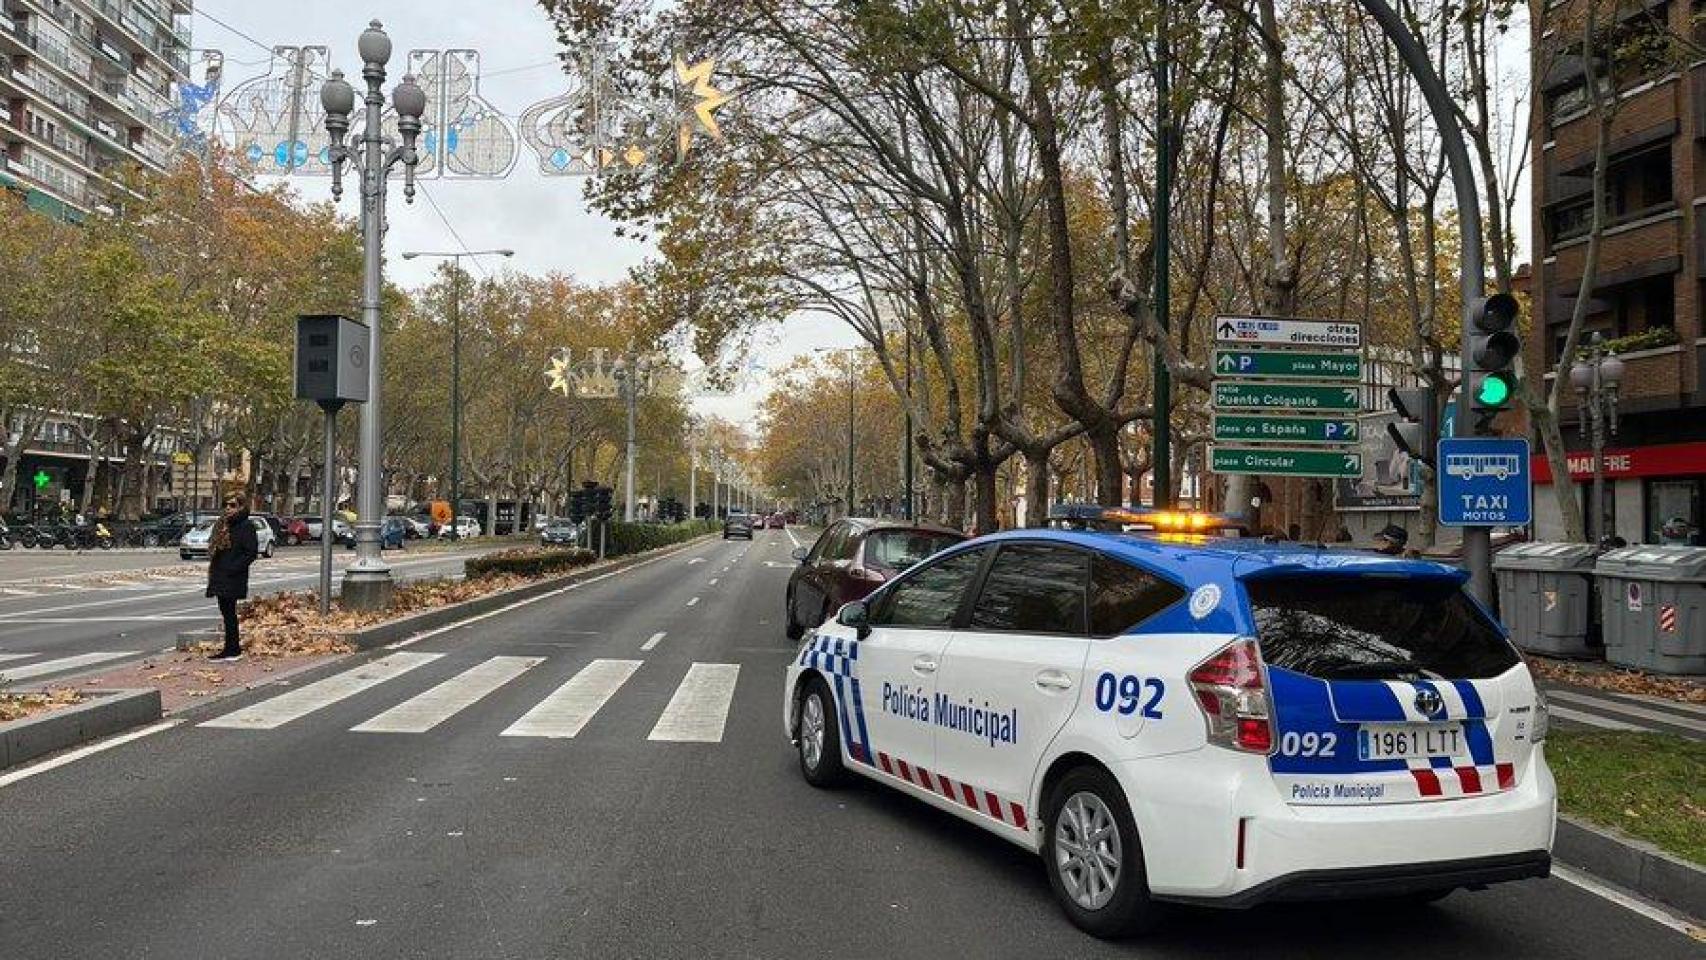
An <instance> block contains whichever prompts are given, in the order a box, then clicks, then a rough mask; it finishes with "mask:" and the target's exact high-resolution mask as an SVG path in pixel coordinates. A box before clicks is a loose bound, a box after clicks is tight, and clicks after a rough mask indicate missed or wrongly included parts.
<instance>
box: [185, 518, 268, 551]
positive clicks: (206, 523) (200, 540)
mask: <svg viewBox="0 0 1706 960" xmlns="http://www.w3.org/2000/svg"><path fill="white" fill-rule="evenodd" d="M217 522H218V521H216V520H203V521H202V522H200V523H198V524H196V525H195V527H193V528H192V529H191V530H190V532H189V533H186V534H184V536H183V539H181V540H179V541H178V556H179V557H180V558H182V559H184V560H194V559H198V558H200V557H205V556H207V548H208V543H209V541H211V540H212V539H213V525H214V524H215V523H217ZM249 522H250V523H251V524H253V525H254V527H255V546H256V547H257V548H258V549H259V550H260V552H261V556H263V557H271V556H272V555H273V550H274V548H275V547H277V545H278V538H277V537H276V536H275V535H274V534H273V532H272V526H271V525H270V524H268V523H267V522H266V521H265V520H263V519H261V518H260V517H257V516H250V517H249Z"/></svg>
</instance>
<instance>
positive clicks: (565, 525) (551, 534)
mask: <svg viewBox="0 0 1706 960" xmlns="http://www.w3.org/2000/svg"><path fill="white" fill-rule="evenodd" d="M580 536H581V528H580V527H579V526H577V525H576V524H575V523H574V521H572V520H567V519H557V520H553V521H551V524H550V526H547V527H546V528H545V529H543V530H541V531H539V545H540V546H542V547H572V546H574V545H575V544H576V543H577V542H579V540H580Z"/></svg>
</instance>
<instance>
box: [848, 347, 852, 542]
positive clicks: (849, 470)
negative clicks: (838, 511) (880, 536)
mask: <svg viewBox="0 0 1706 960" xmlns="http://www.w3.org/2000/svg"><path fill="white" fill-rule="evenodd" d="M847 515H848V516H850V517H851V516H852V515H853V351H852V350H849V351H847Z"/></svg>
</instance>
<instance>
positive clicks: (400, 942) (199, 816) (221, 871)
mask: <svg viewBox="0 0 1706 960" xmlns="http://www.w3.org/2000/svg"><path fill="white" fill-rule="evenodd" d="M791 546H792V543H791V541H790V540H789V539H788V537H787V536H786V535H785V533H784V532H778V531H764V532H761V533H760V534H759V535H758V537H757V539H756V541H755V542H753V543H752V544H751V545H750V546H749V545H748V544H746V543H743V542H738V541H737V542H732V543H724V542H721V541H711V542H708V543H705V544H700V545H695V546H692V547H690V548H688V549H687V550H685V551H683V552H680V553H677V554H674V555H672V556H668V557H666V558H664V559H661V560H656V561H653V562H651V563H648V564H647V565H644V566H640V567H635V568H632V569H630V570H628V571H626V572H622V573H618V574H614V575H612V576H609V577H607V578H605V579H602V580H599V581H596V582H589V583H586V584H583V585H581V586H579V587H576V588H572V589H568V590H565V591H563V592H560V593H558V594H555V595H551V596H548V597H547V598H545V599H542V600H539V601H537V602H532V603H528V604H526V605H524V606H520V607H517V608H515V609H512V610H510V611H508V612H506V613H503V614H500V615H498V616H493V617H490V618H487V619H484V620H481V621H479V622H478V623H477V624H471V625H469V626H467V627H462V628H456V629H451V630H448V631H445V632H442V633H438V634H436V635H431V636H428V637H426V638H424V639H422V640H420V641H419V642H417V643H414V644H412V645H411V646H409V647H408V648H407V649H398V650H388V651H380V652H378V653H377V654H376V656H375V657H374V658H368V659H364V660H359V661H343V662H341V663H338V664H334V665H330V666H328V667H326V668H323V669H322V670H321V671H319V672H316V673H313V674H309V675H305V676H299V677H297V678H295V680H294V681H293V682H290V683H289V684H286V685H274V686H271V687H265V688H261V689H258V690H254V691H250V692H248V693H245V694H242V695H240V696H237V697H233V698H231V699H229V700H225V701H221V702H219V703H217V704H211V705H208V706H207V707H204V708H202V709H200V710H199V711H198V712H194V713H191V714H188V715H186V716H185V717H183V718H181V721H180V722H179V723H177V724H175V725H172V726H169V727H164V728H160V729H158V730H157V731H156V732H152V733H150V734H147V735H144V736H141V737H138V738H137V739H134V740H132V741H130V742H127V743H123V744H121V745H118V746H115V747H113V748H111V749H107V750H103V751H100V752H94V753H91V754H89V755H86V756H82V757H80V758H78V759H76V760H74V761H73V762H69V763H66V764H64V765H62V766H59V767H57V768H54V769H49V770H46V771H44V772H40V773H37V774H33V775H29V776H26V777H23V778H19V777H17V775H16V773H14V774H11V775H0V806H3V807H4V809H5V810H6V816H5V817H4V818H0V863H3V864H5V868H4V869H3V870H0V956H17V957H29V958H31V960H45V958H49V957H93V956H148V957H171V958H196V957H236V956H242V957H277V958H291V960H295V958H303V957H358V956H359V957H362V958H364V960H365V958H388V957H397V958H404V957H407V958H416V957H481V958H502V957H647V958H654V957H691V958H695V960H698V958H705V957H795V956H813V957H860V958H863V957H887V956H911V955H949V956H974V957H1050V958H1054V957H1130V956H1143V957H1203V956H1226V957H1234V956H1236V957H1248V956H1264V957H1267V956H1273V957H1321V956H1326V955H1343V954H1345V953H1347V952H1350V953H1355V954H1356V955H1363V956H1380V957H1416V958H1426V960H1435V958H1437V957H1441V956H1464V955H1474V956H1488V957H1500V958H1507V957H1547V958H1570V957H1581V958H1592V960H1604V958H1606V957H1632V956H1640V957H1643V958H1648V960H1660V958H1672V957H1674V958H1683V957H1687V958H1698V957H1699V956H1700V945H1699V944H1698V943H1696V942H1693V941H1691V940H1689V939H1688V938H1687V937H1685V936H1684V935H1683V934H1681V933H1678V932H1676V931H1674V930H1672V929H1670V928H1668V927H1666V926H1662V925H1660V924H1659V923H1655V922H1654V921H1652V920H1650V919H1648V918H1647V917H1645V916H1642V915H1640V914H1637V913H1635V912H1632V911H1630V910H1628V909H1625V908H1624V907H1622V906H1619V905H1617V904H1615V903H1613V902H1611V901H1609V900H1607V899H1603V898H1602V897H1600V896H1597V895H1595V894H1594V893H1591V892H1589V891H1587V890H1586V889H1583V888H1581V887H1578V886H1576V885H1573V884H1571V883H1569V882H1566V881H1564V880H1560V879H1549V880H1544V881H1531V882H1526V883H1521V884H1516V885H1507V886H1503V887H1495V888H1493V889H1491V890H1488V891H1485V892H1481V893H1463V892H1460V893H1457V894H1454V895H1453V896H1451V897H1450V898H1448V899H1447V900H1445V901H1444V902H1443V903H1441V904H1438V905H1436V906H1434V907H1431V908H1423V909H1421V910H1419V911H1416V912H1412V913H1408V914H1404V913H1385V912H1381V911H1379V910H1372V909H1369V908H1367V907H1366V906H1359V905H1342V904H1341V905H1327V906H1286V907H1271V908H1263V909H1259V910H1257V911H1255V912H1252V913H1246V914H1233V913H1222V912H1217V911H1207V910H1183V911H1180V912H1179V913H1177V914H1176V915H1175V916H1174V917H1173V919H1172V921H1171V922H1170V923H1169V924H1168V925H1167V926H1166V927H1165V928H1164V929H1163V930H1162V931H1161V932H1160V933H1159V934H1158V935H1156V936H1155V937H1153V938H1151V939H1149V940H1147V941H1144V942H1142V943H1136V944H1105V943H1100V942H1098V941H1095V940H1091V939H1089V938H1087V937H1085V936H1083V935H1082V934H1080V933H1079V932H1077V931H1076V930H1075V929H1074V928H1073V927H1071V926H1070V925H1068V924H1067V922H1066V921H1065V919H1064V918H1063V917H1062V916H1061V915H1060V913H1059V912H1058V911H1057V909H1056V907H1055V906H1054V903H1053V901H1052V900H1051V899H1050V897H1049V892H1048V887H1047V883H1046V881H1045V878H1044V876H1043V873H1042V870H1041V867H1040V866H1039V864H1038V863H1037V862H1036V860H1035V859H1034V858H1033V857H1031V856H1029V855H1027V854H1025V853H1023V852H1022V851H1020V850H1018V849H1016V848H1009V847H1007V846H1004V845H1003V844H1001V843H1000V842H998V841H995V840H992V839H990V838H988V837H987V836H986V835H984V834H982V833H981V832H979V831H977V830H976V829H975V828H972V827H970V826H969V825H966V824H963V823H961V822H960V821H957V820H953V819H950V818H949V817H948V816H946V815H945V814H941V813H938V812H937V811H935V810H933V809H931V808H928V807H925V806H923V805H921V804H919V803H917V802H915V801H912V800H910V799H908V798H905V797H902V796H899V795H897V794H894V793H892V792H889V791H886V790H882V789H880V788H877V787H875V786H869V785H860V786H853V787H849V788H846V789H842V790H839V791H832V792H826V791H819V790H814V789H812V788H810V787H808V786H807V785H805V784H804V783H803V782H802V781H801V779H800V777H799V774H798V771H797V769H796V766H795V760H794V757H793V753H792V751H791V750H790V748H789V747H788V744H787V743H786V741H785V739H784V738H783V735H782V733H781V730H780V720H779V712H780V711H779V703H780V697H781V693H780V687H781V677H782V669H783V665H784V663H785V662H786V661H787V660H788V658H789V657H790V656H791V655H792V653H793V645H792V644H790V643H788V642H787V641H786V640H784V638H783V636H782V627H781V623H780V614H781V593H782V587H783V584H784V582H785V577H786V574H787V568H788V566H789V563H788V550H789V548H790V547H791ZM446 683H448V686H443V687H441V686H439V685H440V684H446ZM429 691H432V693H431V694H430V695H427V694H428V692H429ZM352 728H361V729H352ZM147 729H154V728H147ZM381 731H389V732H381ZM506 734H507V735H506Z"/></svg>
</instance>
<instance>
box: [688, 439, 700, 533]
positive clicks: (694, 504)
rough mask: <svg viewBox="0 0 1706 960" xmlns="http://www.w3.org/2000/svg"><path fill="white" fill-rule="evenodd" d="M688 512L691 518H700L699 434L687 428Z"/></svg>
mask: <svg viewBox="0 0 1706 960" xmlns="http://www.w3.org/2000/svg"><path fill="white" fill-rule="evenodd" d="M687 430H688V433H687V513H688V517H687V519H689V520H697V519H699V436H698V435H697V434H695V433H693V432H692V431H693V427H692V426H691V425H689V426H688V428H687Z"/></svg>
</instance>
